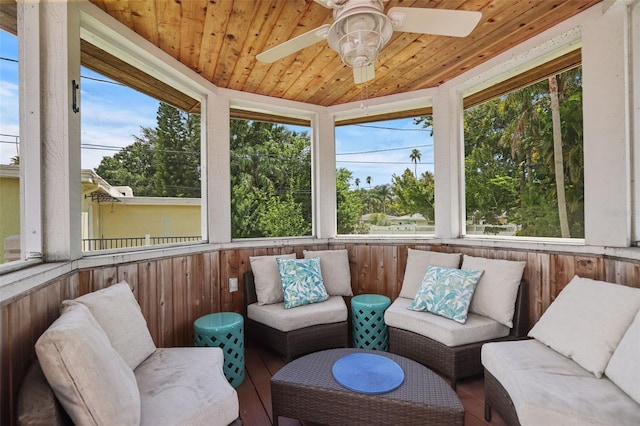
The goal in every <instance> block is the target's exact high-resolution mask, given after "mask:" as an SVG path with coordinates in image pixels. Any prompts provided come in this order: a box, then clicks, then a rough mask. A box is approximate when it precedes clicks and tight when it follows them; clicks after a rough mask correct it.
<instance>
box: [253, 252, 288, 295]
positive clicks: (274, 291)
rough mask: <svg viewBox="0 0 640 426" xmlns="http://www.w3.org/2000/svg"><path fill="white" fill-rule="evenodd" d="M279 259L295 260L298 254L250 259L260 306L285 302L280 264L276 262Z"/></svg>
mask: <svg viewBox="0 0 640 426" xmlns="http://www.w3.org/2000/svg"><path fill="white" fill-rule="evenodd" d="M278 257H279V258H281V259H295V258H296V254H295V253H292V254H279V255H275V256H252V257H249V263H251V271H252V272H253V282H254V284H255V286H256V297H257V299H258V305H270V304H272V303H282V302H283V301H284V293H283V292H282V280H281V279H280V270H279V269H278V262H276V258H278Z"/></svg>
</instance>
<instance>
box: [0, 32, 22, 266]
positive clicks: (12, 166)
mask: <svg viewBox="0 0 640 426" xmlns="http://www.w3.org/2000/svg"><path fill="white" fill-rule="evenodd" d="M18 86H19V84H18V37H16V36H15V35H13V34H10V33H8V32H6V31H3V30H0V263H5V262H10V261H14V260H19V259H20V220H21V218H20V166H19V164H20V150H19V149H20V147H19V144H20V137H19V134H20V130H19V123H20V115H19V108H18V105H19V99H18V93H19V91H18Z"/></svg>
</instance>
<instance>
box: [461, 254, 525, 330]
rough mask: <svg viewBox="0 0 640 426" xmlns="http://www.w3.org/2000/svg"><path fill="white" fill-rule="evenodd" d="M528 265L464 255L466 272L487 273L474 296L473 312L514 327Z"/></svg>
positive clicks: (471, 308)
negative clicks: (520, 292) (469, 270)
mask: <svg viewBox="0 0 640 426" xmlns="http://www.w3.org/2000/svg"><path fill="white" fill-rule="evenodd" d="M525 265H526V262H520V261H515V260H502V259H486V258H484V257H473V256H467V255H466V254H465V255H464V257H463V259H462V266H461V268H462V269H474V270H481V271H484V273H483V274H482V277H480V281H478V286H477V287H476V291H475V293H474V294H473V299H472V300H471V306H470V307H469V312H473V313H474V314H479V315H483V316H485V317H489V318H491V319H493V320H495V321H498V322H499V323H500V324H504V325H506V326H507V327H509V328H512V327H513V314H514V312H515V309H516V298H517V297H518V288H519V287H520V282H521V281H522V274H523V273H524V267H525Z"/></svg>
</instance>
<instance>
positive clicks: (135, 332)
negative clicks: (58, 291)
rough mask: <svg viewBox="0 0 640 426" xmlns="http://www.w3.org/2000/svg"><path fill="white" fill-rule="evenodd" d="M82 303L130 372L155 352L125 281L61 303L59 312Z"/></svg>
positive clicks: (136, 304)
mask: <svg viewBox="0 0 640 426" xmlns="http://www.w3.org/2000/svg"><path fill="white" fill-rule="evenodd" d="M77 304H83V305H84V306H86V307H87V308H89V311H91V314H92V315H93V317H94V318H95V319H96V321H98V324H100V327H102V329H103V330H104V332H105V333H106V334H107V337H109V341H110V342H111V345H112V346H113V348H114V349H115V350H116V351H117V352H118V353H119V354H120V356H121V357H122V359H124V361H125V362H126V363H127V365H128V366H129V367H130V368H131V369H132V370H135V368H136V367H137V366H138V365H140V363H141V362H142V361H144V360H145V359H147V357H148V356H149V355H151V354H152V353H153V352H154V351H155V350H156V345H155V344H154V343H153V338H152V337H151V333H149V328H148V327H147V321H146V320H145V319H144V316H142V311H141V310H140V305H138V302H137V301H136V298H135V297H134V295H133V292H132V291H131V287H129V284H128V283H127V282H125V281H122V282H119V283H118V284H113V285H111V286H109V287H107V288H103V289H102V290H98V291H94V292H93V293H87V294H85V295H83V296H80V297H77V298H75V299H73V300H65V301H63V302H62V309H63V311H64V309H66V308H67V307H69V306H72V305H77Z"/></svg>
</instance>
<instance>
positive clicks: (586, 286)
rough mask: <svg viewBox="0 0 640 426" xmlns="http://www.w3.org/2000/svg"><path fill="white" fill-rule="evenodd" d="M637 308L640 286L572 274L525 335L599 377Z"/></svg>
mask: <svg viewBox="0 0 640 426" xmlns="http://www.w3.org/2000/svg"><path fill="white" fill-rule="evenodd" d="M639 310H640V289H637V288H632V287H627V286H623V285H619V284H611V283H606V282H604V281H595V280H592V279H589V278H580V277H578V276H575V277H573V279H572V280H571V282H570V283H569V284H567V286H566V287H565V288H564V289H563V290H562V291H561V292H560V294H559V295H558V297H556V300H554V301H553V303H552V304H551V305H550V306H549V307H548V308H547V310H546V311H545V313H544V314H543V315H542V317H541V318H540V320H539V321H538V322H537V323H536V325H534V326H533V328H532V329H531V331H529V336H530V337H533V338H535V339H538V340H539V341H540V342H542V343H544V344H545V345H547V346H549V347H551V348H552V349H553V350H555V351H557V352H559V353H561V354H562V355H564V356H566V357H569V358H571V359H573V360H574V361H575V362H577V363H578V364H580V365H581V366H582V367H583V368H584V369H586V370H589V371H591V372H592V373H593V374H595V376H596V377H602V374H603V373H604V370H605V368H606V367H607V364H608V363H609V359H610V358H611V355H612V354H613V352H614V351H615V349H616V348H617V347H618V344H619V343H620V340H621V339H622V336H624V333H625V332H626V331H627V329H628V328H629V326H630V325H631V323H632V322H633V319H634V318H635V316H636V314H637V313H638V311H639Z"/></svg>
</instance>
